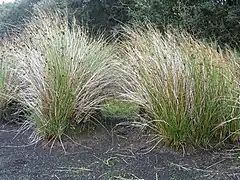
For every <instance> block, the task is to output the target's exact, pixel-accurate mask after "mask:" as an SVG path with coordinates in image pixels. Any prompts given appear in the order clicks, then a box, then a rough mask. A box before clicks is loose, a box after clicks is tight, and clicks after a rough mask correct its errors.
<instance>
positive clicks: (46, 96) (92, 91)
mask: <svg viewBox="0 0 240 180" xmlns="http://www.w3.org/2000/svg"><path fill="white" fill-rule="evenodd" d="M18 41H19V42H18V45H17V47H16V46H15V51H14V52H13V53H12V56H14V58H15V59H17V60H18V63H19V66H21V68H22V69H23V71H24V72H23V73H21V79H22V81H24V82H25V88H24V89H23V90H22V91H21V93H20V96H21V100H22V102H24V103H25V104H26V106H27V107H28V110H29V112H30V117H29V118H30V120H31V122H33V124H34V125H35V126H36V128H37V132H36V135H37V137H40V138H48V139H51V140H53V139H56V138H61V136H62V135H64V134H65V133H66V131H67V130H68V129H69V128H70V127H71V126H72V125H73V124H75V123H76V122H77V123H82V122H86V121H87V120H89V119H90V118H91V116H92V115H93V114H94V113H95V110H97V109H99V108H100V105H101V104H102V102H103V101H105V100H106V99H108V98H109V97H112V96H113V94H114V93H113V92H115V91H112V90H109V91H108V89H109V87H113V86H114V84H115V83H116V82H117V73H116V72H115V71H116V68H115V62H114V55H113V49H114V47H113V46H112V45H109V44H108V43H107V42H106V41H104V40H103V39H102V38H99V39H97V40H95V39H93V38H91V37H89V36H88V35H87V30H86V29H84V28H82V27H79V26H77V25H76V24H75V22H74V21H73V23H72V24H69V22H68V17H67V16H66V15H65V14H64V13H60V12H54V13H48V12H41V11H40V12H39V14H38V15H36V16H35V17H34V18H33V19H32V21H31V22H30V23H29V24H28V26H27V27H26V28H25V31H24V33H23V34H22V35H21V36H20V37H19V38H18Z"/></svg>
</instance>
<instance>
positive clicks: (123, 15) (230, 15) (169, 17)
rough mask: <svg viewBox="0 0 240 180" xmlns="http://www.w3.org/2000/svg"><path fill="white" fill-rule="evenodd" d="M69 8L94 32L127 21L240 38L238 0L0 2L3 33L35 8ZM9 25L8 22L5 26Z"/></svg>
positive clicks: (226, 40)
mask: <svg viewBox="0 0 240 180" xmlns="http://www.w3.org/2000/svg"><path fill="white" fill-rule="evenodd" d="M33 7H35V9H36V8H39V7H40V8H41V9H42V8H43V9H44V8H48V9H49V8H56V7H57V8H59V9H64V10H65V9H66V8H67V9H68V13H69V17H70V19H72V17H73V16H75V17H76V20H77V23H78V24H82V25H87V26H88V27H89V29H90V30H91V32H93V33H94V34H96V32H99V31H101V32H103V31H104V32H105V33H106V34H115V33H116V32H117V30H119V28H120V26H121V25H123V24H125V23H129V22H130V23H133V22H134V23H136V22H141V23H142V22H151V23H154V24H156V25H157V26H158V27H159V28H161V29H163V28H164V27H166V26H169V25H170V26H174V27H180V28H184V29H186V30H187V31H188V32H190V33H192V34H194V35H195V36H196V37H198V38H201V39H206V40H216V41H217V42H218V43H219V44H221V45H223V44H227V45H232V46H235V45H236V43H238V42H239V40H240V34H239V31H240V1H239V0H191V1H190V0H181V1H180V0H87V1H86V0H19V1H17V2H15V3H8V4H4V5H0V22H1V23H0V33H2V34H3V33H4V32H7V30H9V29H11V28H10V27H11V26H9V24H11V25H13V26H17V27H22V26H23V24H24V23H23V22H24V19H28V18H29V17H31V14H32V12H33V11H34V8H33ZM6 25H8V26H6Z"/></svg>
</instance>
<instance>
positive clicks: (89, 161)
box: [0, 123, 240, 180]
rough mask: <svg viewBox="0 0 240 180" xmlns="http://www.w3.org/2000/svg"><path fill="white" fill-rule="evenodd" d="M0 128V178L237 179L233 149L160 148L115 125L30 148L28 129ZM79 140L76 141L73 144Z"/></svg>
mask: <svg viewBox="0 0 240 180" xmlns="http://www.w3.org/2000/svg"><path fill="white" fill-rule="evenodd" d="M18 128H19V125H16V124H3V123H2V124H0V179H1V180H59V179H60V180H75V179H76V180H80V179H83V180H88V179H89V180H94V179H100V180H102V179H103V180H104V179H106V180H108V179H114V180H118V179H119V180H126V179H146V180H154V179H158V180H162V179H164V180H165V179H166V180H168V179H172V180H174V179H176V180H178V179H184V180H185V179H197V180H198V179H199V180H200V179H219V180H220V179H221V180H224V179H236V180H237V179H240V162H239V159H238V155H239V154H238V153H239V152H238V151H237V149H232V150H226V149H225V150H221V151H212V150H211V151H210V150H201V151H197V152H196V151H195V152H193V151H192V153H185V154H183V152H176V151H174V150H172V149H169V148H166V147H163V146H161V143H159V144H158V146H157V147H156V148H154V149H152V148H153V147H154V145H156V142H157V140H156V141H152V142H151V141H150V140H152V139H153V138H152V137H150V136H147V135H145V134H144V133H143V132H141V131H140V130H139V129H138V128H134V127H130V126H118V127H117V128H115V129H114V130H113V131H109V133H107V132H106V131H100V132H99V131H98V132H95V133H91V134H89V135H84V136H83V135H82V136H81V137H80V138H79V137H78V138H75V141H76V142H74V143H73V142H72V141H71V140H70V139H65V140H64V147H65V148H66V152H64V151H63V149H62V147H61V145H60V143H56V144H55V146H54V148H53V149H52V151H51V153H50V147H51V146H50V145H47V146H44V144H45V143H46V142H40V143H37V144H33V145H30V144H29V139H28V137H29V135H30V133H31V132H30V131H28V132H25V133H23V134H19V135H17V136H16V137H15V135H16V133H17V132H18ZM77 142H78V143H77Z"/></svg>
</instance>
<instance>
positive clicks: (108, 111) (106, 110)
mask: <svg viewBox="0 0 240 180" xmlns="http://www.w3.org/2000/svg"><path fill="white" fill-rule="evenodd" d="M138 112H139V107H138V105H136V104H135V103H132V102H129V101H123V100H117V99H115V100H108V101H106V102H105V103H104V105H103V107H102V113H103V115H104V116H115V117H123V118H130V117H134V116H136V115H137V114H138Z"/></svg>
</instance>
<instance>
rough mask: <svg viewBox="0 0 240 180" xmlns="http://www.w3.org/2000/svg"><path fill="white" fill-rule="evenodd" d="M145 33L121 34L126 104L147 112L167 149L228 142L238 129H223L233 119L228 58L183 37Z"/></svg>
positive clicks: (232, 85) (236, 123) (136, 30)
mask: <svg viewBox="0 0 240 180" xmlns="http://www.w3.org/2000/svg"><path fill="white" fill-rule="evenodd" d="M145 28H146V29H147V30H144V29H143V28H139V27H138V28H136V27H135V28H132V29H131V28H126V29H125V31H126V34H127V39H128V40H127V41H125V42H123V43H122V54H125V55H126V59H127V61H126V62H123V68H122V69H123V73H125V74H126V77H127V78H126V86H125V92H126V94H125V96H126V98H129V99H130V100H131V101H134V102H136V103H137V104H139V105H141V106H142V107H143V108H145V109H146V111H147V112H148V113H149V114H150V115H151V116H152V117H153V118H154V119H153V120H152V121H151V122H150V126H152V127H153V128H154V129H155V130H156V132H158V133H159V134H160V135H161V136H163V137H164V140H165V142H166V143H167V144H171V145H174V146H176V147H179V146H184V145H186V144H190V145H200V146H202V145H203V146H206V145H209V144H210V143H211V142H212V141H213V140H217V141H221V140H224V139H227V138H229V137H230V136H231V132H234V131H236V130H237V129H239V127H240V126H239V125H240V123H239V121H232V122H230V123H227V121H228V120H229V119H231V118H232V117H233V116H234V113H236V112H234V111H235V110H234V108H233V106H234V103H232V102H231V100H229V98H232V97H233V96H234V95H233V91H234V89H235V88H236V83H234V82H233V79H234V77H233V76H232V75H231V71H230V65H229V63H228V61H229V60H230V59H231V58H232V57H231V56H230V54H226V53H224V51H222V50H219V51H217V50H216V49H214V48H213V47H212V46H211V45H206V44H204V43H202V42H200V41H197V40H195V39H194V38H192V37H191V36H189V35H187V34H184V33H179V32H175V31H168V32H166V33H165V34H164V35H163V34H161V33H160V32H159V31H158V30H156V29H154V28H153V27H150V26H148V27H145ZM122 54H121V55H120V56H121V58H122Z"/></svg>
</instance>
